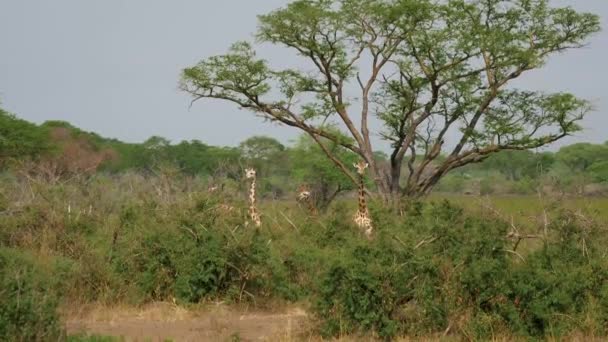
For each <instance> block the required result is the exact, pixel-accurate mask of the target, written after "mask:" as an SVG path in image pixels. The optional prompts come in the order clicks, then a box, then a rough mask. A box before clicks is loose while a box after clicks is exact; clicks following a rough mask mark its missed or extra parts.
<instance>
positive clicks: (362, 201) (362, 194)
mask: <svg viewBox="0 0 608 342" xmlns="http://www.w3.org/2000/svg"><path fill="white" fill-rule="evenodd" d="M359 212H367V202H366V201H365V181H364V179H363V175H359Z"/></svg>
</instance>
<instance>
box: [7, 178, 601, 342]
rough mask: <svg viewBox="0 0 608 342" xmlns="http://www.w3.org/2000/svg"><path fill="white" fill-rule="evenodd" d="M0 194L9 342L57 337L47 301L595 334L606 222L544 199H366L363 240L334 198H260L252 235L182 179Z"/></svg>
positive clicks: (382, 333) (431, 327) (343, 325)
mask: <svg viewBox="0 0 608 342" xmlns="http://www.w3.org/2000/svg"><path fill="white" fill-rule="evenodd" d="M0 187H1V188H2V189H3V194H5V196H8V201H7V205H6V206H5V208H4V209H3V211H2V212H1V213H0V246H1V247H0V272H1V275H2V277H1V278H0V279H2V280H1V281H0V293H1V294H2V296H0V302H1V304H2V305H0V332H2V333H3V336H14V337H15V338H13V339H16V340H19V339H21V340H37V339H38V340H48V338H47V337H49V336H55V335H57V334H60V333H61V331H60V329H59V328H58V327H59V326H60V325H59V323H58V322H59V321H58V316H57V312H56V307H57V305H58V304H60V303H66V302H67V303H70V305H78V304H79V303H90V302H102V303H105V304H116V303H130V304H141V303H148V302H152V301H159V300H160V301H173V300H175V301H177V303H179V304H180V305H185V306H188V305H190V304H198V303H205V302H208V301H215V300H223V301H225V302H228V303H239V302H240V303H248V304H249V305H253V306H255V307H258V308H259V307H265V306H266V305H276V303H278V302H294V301H298V302H308V303H310V313H311V315H312V316H313V317H315V322H316V323H317V325H316V326H315V329H317V330H316V331H317V332H318V333H320V334H322V335H324V336H326V337H330V336H344V335H351V334H353V335H355V336H379V337H382V338H384V339H391V338H393V337H395V336H410V337H415V336H421V337H433V336H435V337H438V336H440V335H442V334H444V333H446V332H447V333H446V334H448V335H450V336H453V337H455V338H457V339H458V338H469V339H478V340H487V339H491V338H493V337H497V336H502V337H511V338H536V339H542V338H548V337H552V338H559V337H564V338H568V337H570V336H571V335H570V334H573V333H574V334H582V335H583V336H605V335H606V333H608V332H607V331H606V327H607V326H608V311H606V308H608V290H607V288H606V284H607V283H608V263H607V260H606V257H605V253H604V250H605V248H604V246H605V244H606V242H607V241H606V236H605V227H604V226H602V225H601V224H600V223H598V222H595V221H593V220H592V219H590V216H588V215H587V214H586V213H585V212H584V211H577V212H569V211H567V210H561V209H559V208H558V207H555V208H556V209H551V208H552V207H551V206H550V207H547V208H546V210H547V218H546V221H545V219H543V220H540V221H539V222H538V224H536V223H533V224H531V225H529V227H527V228H524V227H517V226H516V223H512V222H510V221H509V222H504V221H502V220H501V219H497V218H496V217H495V216H494V215H489V216H488V215H472V214H470V213H467V212H465V211H463V210H462V209H460V208H458V207H456V206H454V205H452V204H449V203H447V202H439V203H418V204H416V205H412V206H411V207H410V208H409V210H408V211H407V212H406V213H404V216H403V217H395V216H393V215H390V214H389V212H388V211H387V210H386V209H384V208H383V207H382V206H376V205H374V206H372V208H371V214H372V216H373V219H374V222H375V225H376V226H375V228H376V231H377V234H376V236H375V237H374V239H373V240H371V241H369V240H367V239H363V238H362V233H361V232H359V231H358V230H357V229H356V228H355V227H353V225H352V224H351V223H350V221H351V217H352V212H353V210H354V205H349V204H348V203H347V202H345V201H341V202H338V203H335V204H334V205H333V206H332V207H331V208H330V209H329V210H328V211H326V212H325V213H322V214H321V215H319V216H317V217H310V216H309V215H308V213H306V212H305V211H303V210H299V209H298V208H297V207H296V206H293V205H289V204H286V203H278V202H267V203H263V204H261V207H260V211H261V212H262V214H263V215H264V218H265V220H264V225H263V226H262V227H261V228H260V229H252V228H251V227H246V226H245V225H244V222H245V221H246V212H247V210H246V209H247V205H246V202H245V201H244V200H240V201H239V200H231V201H230V204H232V205H233V206H234V209H230V210H228V209H226V208H225V207H224V206H222V204H224V203H226V200H227V198H226V194H222V193H220V192H215V193H209V192H207V191H206V183H205V182H204V181H202V180H195V181H194V182H193V181H192V180H191V179H190V177H189V176H187V175H180V174H177V175H176V176H175V177H172V178H164V177H163V176H162V175H160V176H153V175H152V176H146V177H142V176H141V175H139V174H136V173H132V172H130V173H125V174H119V175H110V174H105V175H104V174H98V175H95V176H92V177H90V178H88V179H81V178H73V179H70V180H66V181H63V182H59V183H52V182H48V181H46V180H44V178H42V177H22V176H19V175H14V176H11V177H3V178H0ZM187 187H189V191H187V192H184V191H183V190H182V189H184V188H187ZM29 189H32V191H30V190H29ZM237 197H238V196H237ZM67 204H70V207H69V209H68V207H67ZM545 222H546V223H545ZM515 228H519V229H517V230H516V229H515ZM522 236H534V237H535V238H534V239H524V240H522V241H519V239H520V237H522ZM38 260H40V261H38Z"/></svg>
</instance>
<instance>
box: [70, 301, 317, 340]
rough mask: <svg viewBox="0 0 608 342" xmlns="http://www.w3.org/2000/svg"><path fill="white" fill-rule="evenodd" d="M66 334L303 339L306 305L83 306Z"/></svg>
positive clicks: (307, 324)
mask: <svg viewBox="0 0 608 342" xmlns="http://www.w3.org/2000/svg"><path fill="white" fill-rule="evenodd" d="M66 316H67V319H66V326H67V330H68V334H81V333H86V334H96V335H110V336H116V337H122V338H124V339H125V340H126V341H165V340H167V339H170V340H172V341H294V340H301V339H305V340H306V339H307V338H306V337H305V336H304V335H306V334H307V332H308V331H310V321H309V319H308V317H307V315H306V313H305V311H304V310H302V309H301V308H298V307H293V308H286V309H284V310H281V311H280V312H262V311H251V310H247V309H234V308H228V307H226V306H223V305H217V306H216V305H214V306H211V307H207V308H205V309H201V310H186V309H183V308H181V307H179V306H176V305H173V304H170V303H156V304H151V305H148V306H146V307H143V308H139V309H134V308H106V307H95V308H84V309H81V310H79V311H72V312H69V313H66Z"/></svg>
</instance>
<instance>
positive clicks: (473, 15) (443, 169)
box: [181, 0, 600, 199]
mask: <svg viewBox="0 0 608 342" xmlns="http://www.w3.org/2000/svg"><path fill="white" fill-rule="evenodd" d="M259 22H260V24H259V30H258V32H257V39H258V41H260V42H265V43H271V44H276V45H279V46H283V47H285V48H287V49H290V50H292V51H294V52H296V53H297V54H298V55H299V56H301V57H304V58H305V60H307V61H308V62H309V63H308V68H304V67H303V68H302V69H273V68H272V67H271V66H270V64H269V63H268V62H267V61H266V60H263V59H260V58H259V57H257V56H256V52H255V51H254V49H253V46H252V45H251V44H249V43H246V42H238V43H236V44H234V45H233V46H232V48H231V49H230V50H229V52H228V53H227V54H225V55H220V56H212V57H209V58H207V59H205V60H203V61H201V62H200V63H198V64H197V65H195V66H193V67H190V68H186V69H185V70H184V71H183V74H182V82H181V88H182V89H183V90H184V91H186V92H188V93H190V94H191V95H192V96H193V98H194V99H195V100H198V99H202V98H213V99H220V100H225V101H230V102H233V103H235V104H236V105H238V106H239V107H242V108H245V109H249V110H251V111H252V112H254V113H255V114H257V115H260V116H262V117H264V118H266V119H269V120H271V121H275V122H279V123H282V124H284V125H287V126H291V127H296V128H298V129H300V130H303V131H304V132H306V133H307V134H308V135H309V136H310V137H311V138H312V139H313V140H314V141H315V142H316V143H317V144H318V145H319V146H320V147H321V148H322V150H323V151H324V153H325V154H326V155H327V156H328V157H329V158H330V159H331V160H332V161H333V162H334V163H335V164H336V165H337V166H338V167H339V169H340V170H341V171H342V172H344V173H345V174H347V175H349V177H351V178H352V170H351V169H352V168H350V167H349V166H347V165H344V164H343V163H341V161H340V160H339V159H338V158H335V156H333V155H332V153H331V151H329V150H328V149H327V146H326V145H325V144H324V141H331V142H333V143H336V144H339V145H341V146H342V147H344V148H346V149H348V150H350V151H352V152H353V153H355V154H357V155H358V156H359V157H360V158H362V159H364V160H365V161H366V162H368V163H369V164H370V170H371V174H372V176H373V180H374V182H375V184H376V186H377V189H378V190H379V192H380V193H381V194H383V195H384V198H385V199H388V198H389V197H390V194H393V195H396V194H405V195H410V196H418V195H422V194H425V193H427V192H428V191H430V190H431V189H432V187H433V186H434V185H435V184H436V183H437V182H438V180H439V179H440V178H441V177H442V176H443V175H445V174H446V173H448V172H449V171H451V170H453V169H455V168H458V167H461V166H463V165H466V164H469V163H473V162H479V161H481V160H484V159H485V158H487V157H488V156H489V155H491V154H493V153H495V152H498V151H501V150H522V149H531V148H536V147H540V146H543V145H546V144H550V143H552V142H554V141H556V140H559V139H561V138H563V137H565V136H567V135H569V134H571V133H572V132H575V131H578V130H580V127H579V126H578V125H577V122H578V121H579V120H581V119H582V118H583V116H584V115H585V114H586V113H587V112H588V111H589V110H590V106H589V104H588V102H587V101H584V100H581V99H578V98H576V97H575V96H573V95H572V94H567V93H557V94H546V93H542V92H536V91H528V90H519V89H516V88H513V87H511V86H509V84H510V82H511V81H512V80H514V79H517V78H519V77H520V76H521V75H523V74H524V73H526V72H528V71H530V70H533V69H537V68H540V67H542V66H543V64H544V63H545V62H546V61H547V59H548V58H549V57H551V56H552V55H554V54H557V53H560V52H564V51H566V50H569V49H573V48H579V47H582V46H583V45H584V44H585V42H586V40H587V39H588V37H589V36H590V35H591V34H593V33H594V32H597V31H598V30H599V29H600V25H599V19H598V17H597V16H596V15H594V14H589V13H578V12H576V11H575V10H573V9H571V8H568V7H564V8H556V7H552V6H551V5H550V1H549V0H483V1H482V0H448V1H443V0H299V1H294V2H292V3H290V4H289V5H287V6H286V7H284V8H280V9H278V10H276V11H273V12H271V13H269V14H267V15H262V16H260V17H259ZM372 116H374V117H376V118H377V119H379V120H380V121H381V122H382V124H383V126H384V129H383V130H381V131H378V132H370V124H369V122H370V120H371V117H372ZM336 125H337V126H336ZM335 127H339V128H340V129H341V131H342V132H343V133H344V134H345V135H346V136H348V139H345V138H344V135H343V134H336V131H335V129H333V128H335ZM373 134H377V135H380V136H381V137H383V138H384V139H386V140H387V141H389V142H390V143H391V146H392V153H391V155H390V165H388V166H386V167H385V166H383V165H380V164H379V163H376V162H375V160H374V158H373V151H374V149H373V146H372V141H371V140H372V139H371V138H372V136H373ZM449 135H457V139H456V141H455V143H454V144H453V146H450V148H448V144H444V142H445V139H446V137H447V136H449ZM322 139H323V140H322ZM442 153H443V154H445V155H447V158H445V159H443V160H438V159H437V157H438V156H439V155H440V154H442ZM403 166H406V167H405V169H406V170H407V177H405V179H404V178H403V177H402V175H401V172H402V168H403Z"/></svg>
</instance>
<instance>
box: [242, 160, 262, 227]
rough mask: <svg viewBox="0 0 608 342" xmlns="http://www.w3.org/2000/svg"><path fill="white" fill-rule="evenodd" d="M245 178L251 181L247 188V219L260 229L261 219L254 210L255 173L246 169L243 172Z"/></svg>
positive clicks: (255, 209)
mask: <svg viewBox="0 0 608 342" xmlns="http://www.w3.org/2000/svg"><path fill="white" fill-rule="evenodd" d="M245 178H247V179H249V180H251V184H250V186H249V219H251V221H252V222H253V224H254V225H255V226H256V227H260V226H261V225H262V219H261V218H260V214H259V213H258V210H257V208H256V204H255V182H256V172H255V170H254V169H246V170H245Z"/></svg>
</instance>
